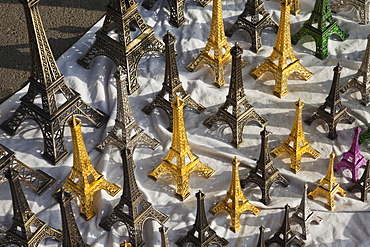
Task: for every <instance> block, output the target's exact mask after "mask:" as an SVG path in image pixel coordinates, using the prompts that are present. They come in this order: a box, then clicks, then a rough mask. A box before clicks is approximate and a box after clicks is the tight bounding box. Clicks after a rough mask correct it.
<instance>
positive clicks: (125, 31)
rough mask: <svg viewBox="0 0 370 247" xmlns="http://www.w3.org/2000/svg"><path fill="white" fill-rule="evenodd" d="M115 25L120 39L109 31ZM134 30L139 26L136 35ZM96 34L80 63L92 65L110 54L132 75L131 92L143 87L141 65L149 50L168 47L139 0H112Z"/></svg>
mask: <svg viewBox="0 0 370 247" xmlns="http://www.w3.org/2000/svg"><path fill="white" fill-rule="evenodd" d="M136 28H138V30H136ZM113 29H116V31H117V33H118V39H117V40H115V39H113V38H111V37H109V35H108V33H109V32H110V31H112V30H113ZM131 30H136V32H139V35H138V36H137V37H136V38H132V37H131V34H130V31H131ZM95 37H96V40H95V42H94V43H93V44H92V45H91V46H90V48H89V49H88V50H87V51H86V52H85V54H84V55H83V56H82V57H81V58H80V59H78V61H77V63H78V64H80V65H81V66H83V67H84V68H86V69H89V68H90V64H91V61H92V60H93V59H94V58H95V57H97V56H100V55H104V56H107V57H109V58H110V59H112V60H113V62H114V63H115V64H116V65H117V67H118V66H122V67H123V69H124V70H125V74H127V75H128V78H127V91H128V94H132V93H133V92H135V91H136V90H137V89H138V88H139V87H140V85H139V83H138V81H137V67H138V64H139V61H140V59H141V57H142V56H143V55H144V54H146V53H148V52H152V51H156V52H159V53H160V54H163V51H164V46H163V43H162V42H161V41H160V40H159V39H158V38H157V37H155V36H154V29H153V28H152V27H150V26H148V25H147V24H146V23H145V21H144V20H143V18H142V17H141V15H140V13H139V11H138V3H137V2H136V1H135V0H109V3H108V5H107V12H106V15H105V20H104V23H103V26H102V27H101V28H100V29H99V30H98V31H97V32H96V33H95Z"/></svg>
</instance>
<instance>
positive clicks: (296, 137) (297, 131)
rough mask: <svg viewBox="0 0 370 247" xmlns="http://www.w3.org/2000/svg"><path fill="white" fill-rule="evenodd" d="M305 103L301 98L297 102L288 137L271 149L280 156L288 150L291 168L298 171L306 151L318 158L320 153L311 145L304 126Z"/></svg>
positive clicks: (272, 153)
mask: <svg viewBox="0 0 370 247" xmlns="http://www.w3.org/2000/svg"><path fill="white" fill-rule="evenodd" d="M303 106H304V103H303V102H302V101H301V99H298V101H297V102H295V117H294V122H293V126H292V131H291V132H290V134H289V136H288V138H287V139H286V140H285V141H284V142H283V143H282V144H281V145H280V146H279V147H278V148H275V149H274V150H272V151H271V155H272V156H274V157H277V156H279V155H280V154H281V153H284V152H287V153H288V154H289V156H290V161H291V164H290V170H291V171H292V172H294V173H296V174H297V173H298V172H299V171H300V170H301V158H302V155H303V154H305V153H309V154H311V156H312V158H314V159H317V158H318V157H319V156H320V153H319V152H318V151H317V150H316V149H314V148H312V147H311V145H310V144H309V143H308V141H307V140H306V138H305V137H304V132H303V128H302V108H303Z"/></svg>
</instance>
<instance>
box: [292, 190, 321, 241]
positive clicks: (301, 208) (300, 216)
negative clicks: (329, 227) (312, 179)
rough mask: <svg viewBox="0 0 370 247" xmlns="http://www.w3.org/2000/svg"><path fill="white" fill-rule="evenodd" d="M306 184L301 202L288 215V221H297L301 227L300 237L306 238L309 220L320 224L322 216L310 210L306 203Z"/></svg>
mask: <svg viewBox="0 0 370 247" xmlns="http://www.w3.org/2000/svg"><path fill="white" fill-rule="evenodd" d="M307 187H308V186H307V184H305V185H304V190H303V195H302V200H301V203H300V204H299V205H298V206H297V207H296V208H295V211H294V213H293V215H292V217H290V223H293V222H295V223H298V224H299V225H300V226H301V228H302V238H303V239H304V240H306V239H307V235H308V226H309V225H310V224H311V222H316V224H320V223H321V221H322V218H321V217H319V216H317V215H316V214H315V213H314V212H312V211H311V209H310V207H309V206H308V203H307Z"/></svg>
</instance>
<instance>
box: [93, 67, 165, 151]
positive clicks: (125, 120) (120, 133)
mask: <svg viewBox="0 0 370 247" xmlns="http://www.w3.org/2000/svg"><path fill="white" fill-rule="evenodd" d="M114 77H115V78H116V82H117V115H116V122H115V124H114V126H113V129H112V130H111V131H110V132H109V134H108V136H107V137H106V138H105V139H104V140H103V141H102V142H101V143H100V144H99V145H98V146H97V147H96V149H97V150H99V151H101V152H102V151H103V150H104V148H105V147H106V146H107V145H114V146H116V147H117V148H118V149H119V150H122V149H124V148H128V149H130V150H132V151H133V150H134V149H135V148H136V147H137V146H149V147H151V148H152V149H156V148H157V147H158V146H159V144H160V143H159V141H158V140H157V139H155V138H152V137H150V136H149V135H148V134H146V133H145V132H144V130H143V129H141V128H140V127H139V125H138V124H137V123H136V120H135V117H134V115H133V114H132V109H131V105H130V101H129V99H128V94H127V89H126V87H125V83H126V80H127V76H126V74H125V73H124V72H123V69H122V67H120V66H119V67H118V69H117V71H116V72H115V73H114Z"/></svg>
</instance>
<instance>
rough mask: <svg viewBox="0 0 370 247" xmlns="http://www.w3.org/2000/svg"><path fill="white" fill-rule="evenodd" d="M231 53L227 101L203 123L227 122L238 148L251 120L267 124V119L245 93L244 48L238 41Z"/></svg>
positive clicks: (233, 141)
mask: <svg viewBox="0 0 370 247" xmlns="http://www.w3.org/2000/svg"><path fill="white" fill-rule="evenodd" d="M230 53H231V55H232V71H231V80H230V88H229V93H228V95H227V96H226V101H225V103H224V104H222V105H221V106H220V107H219V108H218V111H217V112H216V114H214V115H213V116H211V117H210V118H208V119H207V120H206V121H204V123H203V124H204V125H205V126H206V127H207V128H211V127H212V126H213V125H214V124H215V123H217V122H219V121H224V122H226V123H227V124H228V125H229V126H230V128H231V130H232V136H233V139H232V141H231V144H232V145H233V146H234V147H236V148H238V147H240V146H241V145H242V144H243V142H244V140H243V129H244V126H245V125H246V124H247V123H248V122H249V121H255V122H257V123H258V124H259V125H260V126H265V125H266V124H267V120H266V119H265V118H263V117H261V116H260V115H259V114H258V113H257V112H256V111H255V110H254V107H253V106H252V105H251V104H249V103H248V100H247V96H246V95H245V92H244V84H243V78H242V60H241V55H242V53H243V50H242V49H241V48H240V47H239V45H238V44H237V43H236V44H235V46H234V47H233V48H231V50H230Z"/></svg>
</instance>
